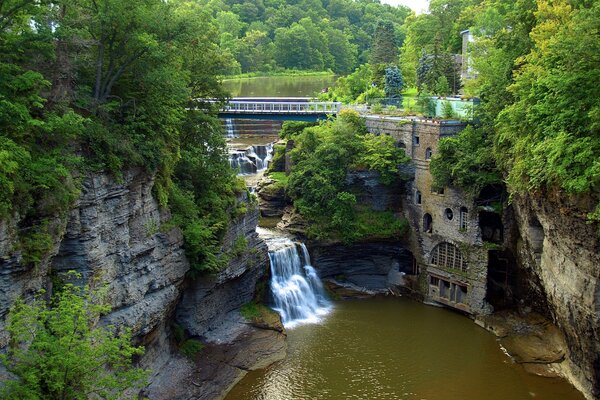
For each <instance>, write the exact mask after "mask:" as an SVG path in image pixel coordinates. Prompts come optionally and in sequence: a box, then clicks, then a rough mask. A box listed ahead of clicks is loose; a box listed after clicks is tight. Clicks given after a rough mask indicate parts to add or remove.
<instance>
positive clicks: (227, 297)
mask: <svg viewBox="0 0 600 400" xmlns="http://www.w3.org/2000/svg"><path fill="white" fill-rule="evenodd" d="M257 224H258V210H257V209H254V210H252V211H251V212H249V213H248V214H246V215H244V216H243V217H242V218H240V220H239V221H237V223H236V224H234V225H232V227H231V228H230V229H229V231H228V233H227V236H226V237H225V240H224V247H225V248H230V247H232V246H233V243H234V242H235V241H236V240H239V238H245V240H246V241H247V249H246V250H245V251H244V252H243V254H241V255H240V256H239V257H237V258H235V259H233V260H232V261H231V262H230V263H229V265H228V266H227V268H225V269H224V270H223V271H221V272H219V273H217V274H214V275H206V276H201V277H198V278H197V279H193V280H190V281H189V282H188V283H187V285H186V289H185V292H184V294H183V298H182V300H181V302H180V304H179V305H178V307H177V322H178V323H179V324H181V325H182V326H183V327H184V328H185V329H187V330H188V332H190V334H192V335H194V336H199V337H202V338H203V339H204V340H206V341H209V342H211V341H219V342H224V341H227V340H228V338H232V337H235V336H236V335H237V334H238V333H239V330H240V328H241V327H242V326H243V319H242V317H241V316H240V313H239V311H238V310H239V308H240V307H241V306H242V305H244V304H246V303H248V302H249V301H251V300H252V299H253V297H254V294H255V287H256V283H257V282H258V281H259V280H260V279H261V278H262V277H263V276H264V274H265V272H266V271H267V269H268V268H267V262H268V256H267V245H266V244H265V242H264V241H263V240H262V239H260V238H259V237H258V234H257V233H256V226H257Z"/></svg>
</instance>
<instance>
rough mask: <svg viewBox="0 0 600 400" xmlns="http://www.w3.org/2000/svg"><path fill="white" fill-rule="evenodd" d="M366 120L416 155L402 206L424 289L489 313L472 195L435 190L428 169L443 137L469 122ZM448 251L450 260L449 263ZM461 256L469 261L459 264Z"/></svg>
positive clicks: (428, 293) (445, 300)
mask: <svg viewBox="0 0 600 400" xmlns="http://www.w3.org/2000/svg"><path fill="white" fill-rule="evenodd" d="M366 122H367V128H368V129H369V131H370V132H372V133H376V134H385V135H390V136H392V137H393V138H394V139H396V141H397V143H398V146H399V147H402V148H404V149H405V151H406V154H407V155H409V156H410V157H411V159H412V163H411V167H409V168H406V169H407V170H408V171H410V174H409V175H408V176H409V177H410V178H411V179H410V180H409V181H408V183H407V184H406V187H405V191H404V198H403V207H402V209H403V212H404V214H405V216H406V218H407V219H408V221H409V224H410V227H411V237H410V238H409V241H410V243H411V250H413V253H414V255H415V258H416V260H417V264H418V266H419V269H420V272H421V274H420V276H421V279H420V282H421V291H422V292H423V294H424V295H426V296H427V297H429V300H433V301H436V302H439V303H442V304H444V305H447V306H450V307H453V308H457V309H460V310H462V311H466V312H468V313H473V314H486V313H489V312H490V311H491V307H490V306H489V304H487V302H486V300H485V296H486V279H487V251H486V249H485V248H484V246H483V241H482V239H481V230H480V229H479V224H478V214H477V212H476V210H475V204H474V202H473V199H472V197H470V196H468V195H466V194H465V193H463V192H462V191H461V190H459V189H458V188H453V187H446V188H444V189H443V191H441V192H436V191H434V190H433V188H432V176H431V174H430V173H429V162H430V159H431V157H432V156H433V155H434V154H435V153H436V151H437V148H438V142H439V140H440V138H442V137H446V136H451V135H454V134H456V133H457V132H460V130H462V129H463V128H464V127H465V125H464V124H463V123H459V122H457V121H442V122H440V121H431V120H429V121H427V120H419V121H417V120H408V119H405V118H395V117H368V118H367V121H366ZM440 245H441V246H440ZM449 251H451V252H452V260H451V261H452V262H451V263H448V262H445V261H447V258H449V257H446V256H447V255H448V252H449ZM434 253H435V256H434ZM440 253H441V255H443V256H444V258H443V260H440ZM459 254H460V255H459ZM461 259H462V260H464V263H463V262H460V263H458V264H457V261H459V260H461ZM436 260H437V261H436ZM448 264H450V267H448ZM446 285H447V287H446ZM458 291H460V293H458Z"/></svg>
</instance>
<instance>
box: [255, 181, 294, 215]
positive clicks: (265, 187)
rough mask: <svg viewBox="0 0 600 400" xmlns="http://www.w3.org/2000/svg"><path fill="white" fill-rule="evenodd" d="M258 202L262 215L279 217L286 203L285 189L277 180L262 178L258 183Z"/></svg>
mask: <svg viewBox="0 0 600 400" xmlns="http://www.w3.org/2000/svg"><path fill="white" fill-rule="evenodd" d="M257 193H258V204H259V208H260V214H261V215H262V216H263V217H281V216H282V215H283V210H284V208H285V206H286V205H287V201H286V197H285V189H284V187H283V186H282V185H281V184H279V183H278V182H277V181H274V180H273V179H270V178H265V179H262V180H261V181H260V182H259V184H258V192H257Z"/></svg>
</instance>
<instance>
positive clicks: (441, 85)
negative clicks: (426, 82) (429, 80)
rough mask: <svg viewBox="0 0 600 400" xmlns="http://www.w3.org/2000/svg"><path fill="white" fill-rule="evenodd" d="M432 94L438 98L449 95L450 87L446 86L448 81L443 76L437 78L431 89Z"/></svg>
mask: <svg viewBox="0 0 600 400" xmlns="http://www.w3.org/2000/svg"><path fill="white" fill-rule="evenodd" d="M433 93H435V94H436V95H438V96H447V95H449V94H450V86H448V79H447V78H446V76H445V75H440V76H439V77H438V78H437V81H436V82H435V85H434V87H433Z"/></svg>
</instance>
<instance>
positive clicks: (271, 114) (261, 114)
mask: <svg viewBox="0 0 600 400" xmlns="http://www.w3.org/2000/svg"><path fill="white" fill-rule="evenodd" d="M341 107H342V103H339V102H331V101H312V100H311V99H310V98H307V97H269V98H266V97H235V98H233V99H231V100H230V101H229V102H228V103H227V104H226V105H225V107H223V109H221V110H220V111H219V117H220V118H225V119H228V118H245V119H268V120H295V121H316V120H320V119H326V118H327V117H329V116H330V115H336V114H337V113H338V112H339V111H340V109H341Z"/></svg>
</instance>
